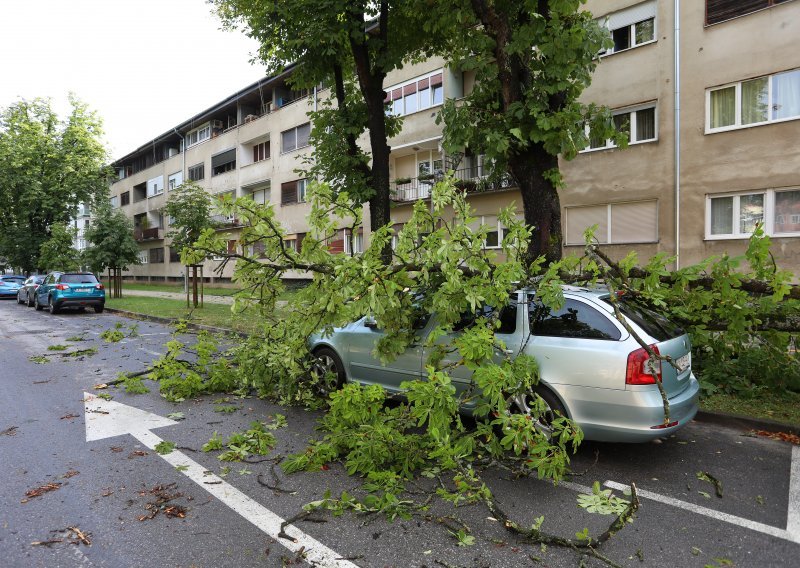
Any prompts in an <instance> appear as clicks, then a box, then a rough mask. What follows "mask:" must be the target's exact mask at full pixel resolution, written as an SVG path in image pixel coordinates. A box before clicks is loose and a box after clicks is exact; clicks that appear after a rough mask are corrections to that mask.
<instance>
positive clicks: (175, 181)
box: [167, 172, 183, 191]
mask: <svg viewBox="0 0 800 568" xmlns="http://www.w3.org/2000/svg"><path fill="white" fill-rule="evenodd" d="M182 183H183V172H176V173H174V174H172V175H170V176H169V178H167V189H168V190H169V191H172V190H173V189H175V188H176V187H178V186H179V185H181V184H182Z"/></svg>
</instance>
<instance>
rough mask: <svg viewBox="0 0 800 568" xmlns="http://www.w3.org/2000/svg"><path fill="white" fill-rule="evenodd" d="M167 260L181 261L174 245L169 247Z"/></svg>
mask: <svg viewBox="0 0 800 568" xmlns="http://www.w3.org/2000/svg"><path fill="white" fill-rule="evenodd" d="M169 261H170V262H180V261H181V255H180V253H179V252H178V249H176V248H175V247H169Z"/></svg>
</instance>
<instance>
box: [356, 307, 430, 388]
mask: <svg viewBox="0 0 800 568" xmlns="http://www.w3.org/2000/svg"><path fill="white" fill-rule="evenodd" d="M427 323H428V322H427V321H424V322H423V321H418V322H417V324H416V326H415V328H416V329H415V331H416V332H418V335H417V336H416V337H417V338H418V340H417V341H415V342H413V343H412V344H411V345H409V346H408V348H407V349H406V350H405V351H404V352H403V353H401V354H400V355H399V356H398V357H397V358H396V359H394V360H393V361H391V362H389V363H386V364H385V365H384V364H383V363H381V361H380V359H378V358H377V357H375V356H374V355H373V352H374V350H375V344H376V343H377V342H378V340H380V339H381V338H382V337H384V336H385V335H386V334H385V333H384V332H383V331H382V330H381V329H379V328H378V327H377V325H376V324H375V322H374V320H373V319H372V318H368V317H367V318H363V319H361V320H359V321H357V322H356V323H354V324H352V326H351V328H350V329H348V341H347V344H348V356H347V359H348V361H349V367H350V368H349V375H350V378H351V379H352V380H355V381H357V382H359V383H362V384H367V385H369V384H379V385H381V386H383V387H384V388H386V389H387V390H389V391H391V392H397V391H399V390H400V384H401V383H402V382H403V381H409V380H415V379H418V378H420V377H421V376H422V346H421V345H420V339H421V338H422V337H424V333H425V331H426V329H427Z"/></svg>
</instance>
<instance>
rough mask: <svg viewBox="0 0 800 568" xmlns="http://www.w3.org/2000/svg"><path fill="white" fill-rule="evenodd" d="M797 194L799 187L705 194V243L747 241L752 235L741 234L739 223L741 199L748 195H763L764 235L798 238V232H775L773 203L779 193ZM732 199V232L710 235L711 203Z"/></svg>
mask: <svg viewBox="0 0 800 568" xmlns="http://www.w3.org/2000/svg"><path fill="white" fill-rule="evenodd" d="M789 192H798V193H800V187H780V188H767V189H753V190H749V191H729V192H725V193H712V194H706V199H705V207H706V210H705V240H707V241H730V240H737V239H738V240H741V239H749V238H750V237H751V236H752V234H753V233H743V232H741V231H739V222H740V220H741V205H740V203H741V197H742V196H749V195H763V196H764V220H763V228H764V233H765V234H766V235H768V236H770V237H780V238H784V237H787V238H791V237H800V230H798V231H788V232H777V231H776V230H775V216H776V211H775V202H776V199H775V197H776V195H777V194H779V193H789ZM726 197H733V198H734V200H733V210H732V213H731V214H732V221H733V224H732V227H733V232H732V233H730V234H724V235H712V234H711V201H712V200H714V199H720V198H726Z"/></svg>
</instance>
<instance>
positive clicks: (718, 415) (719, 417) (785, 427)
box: [694, 410, 800, 436]
mask: <svg viewBox="0 0 800 568" xmlns="http://www.w3.org/2000/svg"><path fill="white" fill-rule="evenodd" d="M694 419H695V420H696V421H698V422H705V423H708V424H716V425H718V426H725V427H727V428H733V429H735V430H766V431H767V432H788V433H789V434H794V435H796V436H800V426H797V425H792V424H785V423H783V422H776V421H775V420H766V419H762V418H751V417H749V416H741V415H739V414H728V413H726V412H710V411H708V410H699V411H698V412H697V416H695V417H694Z"/></svg>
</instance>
